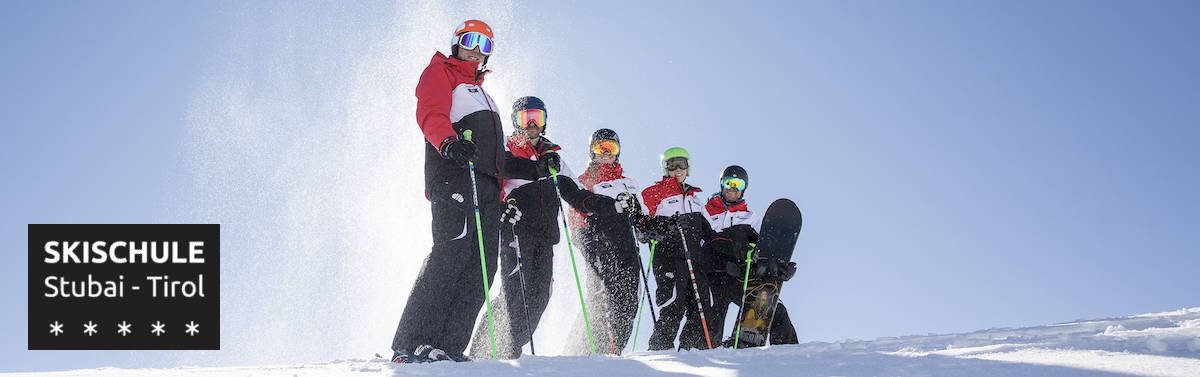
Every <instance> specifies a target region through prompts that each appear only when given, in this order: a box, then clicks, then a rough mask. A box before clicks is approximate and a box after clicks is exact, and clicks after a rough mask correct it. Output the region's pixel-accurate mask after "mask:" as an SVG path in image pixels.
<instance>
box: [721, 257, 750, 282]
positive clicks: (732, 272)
mask: <svg viewBox="0 0 1200 377" xmlns="http://www.w3.org/2000/svg"><path fill="white" fill-rule="evenodd" d="M742 268H743V267H742V266H740V265H738V264H737V263H733V262H729V261H726V262H725V273H726V274H729V276H732V277H735V278H738V279H742V278H745V277H746V276H745V273H746V271H743V270H742Z"/></svg>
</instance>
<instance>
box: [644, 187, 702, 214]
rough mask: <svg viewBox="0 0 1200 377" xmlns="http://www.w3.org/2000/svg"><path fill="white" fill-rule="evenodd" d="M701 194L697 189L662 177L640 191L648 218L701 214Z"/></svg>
mask: <svg viewBox="0 0 1200 377" xmlns="http://www.w3.org/2000/svg"><path fill="white" fill-rule="evenodd" d="M701 194H702V191H701V190H700V189H699V188H696V187H694V186H690V185H685V184H681V183H679V181H678V180H676V179H675V178H672V177H663V179H662V180H661V181H658V182H655V183H654V185H651V186H650V187H647V188H646V189H644V190H642V199H644V201H643V202H642V203H645V205H646V210H647V212H646V214H647V215H650V216H671V215H675V214H686V213H692V212H696V213H702V212H701V210H702V209H703V208H704V202H702V201H701V200H700V199H699V197H700V195H701Z"/></svg>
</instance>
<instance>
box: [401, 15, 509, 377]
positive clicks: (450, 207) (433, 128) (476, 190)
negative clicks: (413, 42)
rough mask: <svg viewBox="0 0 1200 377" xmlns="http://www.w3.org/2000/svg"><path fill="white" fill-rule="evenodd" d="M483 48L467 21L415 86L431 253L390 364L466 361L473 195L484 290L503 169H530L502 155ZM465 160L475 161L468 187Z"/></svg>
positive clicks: (480, 33)
mask: <svg viewBox="0 0 1200 377" xmlns="http://www.w3.org/2000/svg"><path fill="white" fill-rule="evenodd" d="M491 48H492V30H491V28H490V27H489V26H488V25H487V24H486V23H484V22H482V21H479V20H468V21H466V22H464V23H463V24H462V25H460V26H459V27H458V28H457V29H456V31H455V34H454V41H453V45H452V46H451V51H452V53H451V56H449V57H447V56H445V55H443V54H442V53H441V52H437V53H435V54H434V55H433V58H432V59H431V60H430V62H429V66H428V67H426V68H425V70H424V72H422V73H421V79H420V82H419V83H418V84H417V88H416V96H417V111H416V118H417V125H418V126H419V127H420V129H421V133H422V134H423V135H424V137H425V194H426V197H427V198H428V199H429V201H430V207H431V209H432V212H433V227H432V228H433V247H432V251H431V252H430V254H429V256H428V257H427V258H426V259H425V262H424V265H423V266H422V267H421V272H420V274H419V275H418V276H417V279H416V282H415V284H414V285H413V289H412V293H410V294H409V295H408V303H407V304H406V305H405V307H404V312H403V314H401V317H400V324H399V325H398V326H397V328H396V334H395V336H394V337H393V338H392V350H393V351H394V354H393V361H395V362H424V361H437V360H448V359H453V360H457V361H461V360H465V359H466V357H465V356H464V355H463V351H464V350H465V349H466V347H467V342H468V341H470V337H471V325H472V324H473V323H474V321H475V315H476V314H477V313H479V309H480V308H481V307H482V306H483V300H484V295H481V294H480V292H479V291H480V289H482V287H483V281H482V280H483V279H484V278H485V276H483V274H481V273H480V268H481V266H480V259H479V258H478V255H479V239H478V238H479V237H476V231H475V229H474V228H475V227H476V226H477V225H476V224H475V220H474V219H475V216H474V208H473V207H474V203H473V195H475V194H477V195H478V204H479V217H478V218H479V219H480V224H478V226H480V228H481V229H482V233H483V235H482V241H483V250H484V254H485V258H484V259H485V260H486V262H487V266H488V267H489V269H488V274H487V276H486V278H487V280H489V283H490V281H491V280H492V278H493V276H494V274H495V264H496V250H497V246H498V238H499V237H498V235H499V233H498V232H499V228H500V223H501V215H502V212H503V211H504V209H505V208H506V206H504V205H503V202H502V201H501V200H500V187H501V185H502V182H503V180H504V178H505V172H506V171H509V170H512V171H516V170H530V169H529V168H528V163H525V162H524V161H528V160H524V161H521V160H520V159H516V158H514V157H513V156H512V154H511V153H509V152H508V151H507V148H506V147H505V145H504V138H503V131H502V126H501V121H500V116H499V113H497V111H498V109H497V107H496V103H495V101H493V100H492V98H491V96H489V95H488V94H487V92H485V91H484V90H483V87H482V86H481V85H482V84H483V78H484V76H485V75H487V73H488V72H489V71H486V70H482V69H481V68H482V67H483V65H484V64H486V62H487V59H488V58H489V56H490V54H491ZM468 133H469V134H470V138H469V140H468V137H467V135H468ZM514 160H515V161H514ZM469 162H474V172H475V178H476V179H475V181H476V184H475V185H474V186H473V185H472V181H471V176H470V171H469V170H468V167H467V165H468V163H469ZM522 164H525V167H524V168H522V167H521V165H522Z"/></svg>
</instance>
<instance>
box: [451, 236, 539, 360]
mask: <svg viewBox="0 0 1200 377" xmlns="http://www.w3.org/2000/svg"><path fill="white" fill-rule="evenodd" d="M518 231H519V230H518ZM500 241H501V242H500V245H501V246H500V281H501V288H502V289H501V291H500V295H499V296H497V297H496V298H494V299H492V310H493V311H494V317H495V318H494V322H495V326H496V357H497V358H500V359H516V358H518V357H521V347H524V346H525V345H526V344H528V343H529V335H530V334H531V333H532V332H533V331H534V330H537V327H538V323H539V322H541V319H542V313H544V312H545V311H546V305H547V304H549V303H550V284H551V281H552V278H553V272H554V244H553V242H554V240H552V239H549V238H546V237H545V236H543V235H537V234H531V235H526V236H524V237H522V236H521V235H520V234H517V235H516V236H515V237H514V235H513V227H512V226H509V225H508V224H505V225H502V227H501V230H500ZM517 247H520V250H519V252H520V260H518V259H517V253H518V249H517ZM522 273H524V274H525V289H524V291H523V292H522V289H521V274H522ZM522 298H524V300H525V301H522ZM526 309H528V314H529V318H528V324H529V326H532V327H533V330H529V329H528V326H526V317H525V314H526ZM488 330H489V329H488V319H487V317H486V316H484V317H483V318H480V319H479V324H478V325H476V326H475V335H474V336H473V337H472V338H471V358H472V359H488V358H491V356H492V350H491V339H490V337H491V335H490V334H489V331H488ZM534 350H535V351H536V350H537V348H536V345H535V347H534Z"/></svg>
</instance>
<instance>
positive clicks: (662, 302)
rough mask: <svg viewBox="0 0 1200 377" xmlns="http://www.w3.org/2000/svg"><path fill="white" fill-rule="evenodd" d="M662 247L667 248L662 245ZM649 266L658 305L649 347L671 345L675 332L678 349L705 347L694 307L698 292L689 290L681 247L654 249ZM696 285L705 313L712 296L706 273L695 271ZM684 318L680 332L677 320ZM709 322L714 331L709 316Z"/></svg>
mask: <svg viewBox="0 0 1200 377" xmlns="http://www.w3.org/2000/svg"><path fill="white" fill-rule="evenodd" d="M656 247H663V242H659V243H658V246H656ZM664 249H666V248H665V247H664ZM651 265H652V266H653V270H654V281H655V282H657V283H658V288H657V289H656V290H655V294H654V295H655V302H656V303H657V305H658V322H657V323H655V324H654V334H653V335H652V336H651V337H650V349H651V350H665V349H672V348H674V347H675V334H676V333H678V334H679V348H681V349H688V348H695V349H708V342H707V341H706V340H705V338H704V327H703V326H701V325H700V324H701V321H700V312H699V310H698V309H697V308H696V296H697V293H696V291H695V290H693V289H692V280H691V276H689V274H688V261H687V258H685V257H684V253H683V250H682V248H680V249H679V250H670V249H668V250H655V256H654V261H653V262H651ZM697 267H699V266H697ZM696 287H697V289H699V290H700V291H699V292H700V293H699V296H700V300H701V302H702V305H703V308H704V310H705V311H706V314H707V311H709V309H710V308H711V307H712V301H711V300H712V296H711V295H709V291H708V289H709V288H708V275H706V274H704V273H703V272H700V273H697V274H696ZM684 318H687V323H688V324H687V325H685V326H684V328H683V331H682V332H679V321H680V320H682V319H684ZM708 325H709V334H714V333H713V332H712V325H713V321H712V320H711V319H710V320H709V322H708ZM718 339H719V338H718ZM715 346H716V345H715V344H714V347H715Z"/></svg>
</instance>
